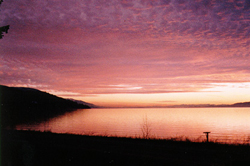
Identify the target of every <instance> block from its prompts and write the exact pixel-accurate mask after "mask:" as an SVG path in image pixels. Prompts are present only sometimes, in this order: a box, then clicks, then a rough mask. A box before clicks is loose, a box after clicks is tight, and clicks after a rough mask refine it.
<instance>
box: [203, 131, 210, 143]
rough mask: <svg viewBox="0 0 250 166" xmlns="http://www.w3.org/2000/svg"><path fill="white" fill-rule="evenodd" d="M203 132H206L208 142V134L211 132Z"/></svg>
mask: <svg viewBox="0 0 250 166" xmlns="http://www.w3.org/2000/svg"><path fill="white" fill-rule="evenodd" d="M203 133H204V134H206V137H207V142H208V134H209V133H210V132H203Z"/></svg>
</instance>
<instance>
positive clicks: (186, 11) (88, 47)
mask: <svg viewBox="0 0 250 166" xmlns="http://www.w3.org/2000/svg"><path fill="white" fill-rule="evenodd" d="M0 8H1V11H0V15H1V18H0V26H3V25H10V29H9V33H7V34H4V37H3V39H1V40H0V84H2V85H7V86H15V87H19V86H23V87H31V88H37V89H39V90H42V91H46V92H49V93H52V94H55V95H58V96H61V97H64V98H73V99H78V100H83V101H85V102H89V103H93V104H96V105H99V106H111V107H112V106H113V107H123V106H126V107H127V106H130V107H131V106H168V105H179V104H233V103H236V102H246V101H250V65H249V64H250V14H249V13H250V3H249V1H245V0H239V1H235V2H234V1H231V0H225V1H207V0H202V1H201V0H192V1H189V0H186V1H185V0H184V1H182V0H156V1H151V0H133V1H132V0H127V1H126V0H124V1H116V0H110V1H95V0H86V1H84V2H83V1H80V0H63V1H56V0H50V1H28V0H23V1H18V2H17V1H14V0H9V1H4V2H3V3H2V4H1V6H0Z"/></svg>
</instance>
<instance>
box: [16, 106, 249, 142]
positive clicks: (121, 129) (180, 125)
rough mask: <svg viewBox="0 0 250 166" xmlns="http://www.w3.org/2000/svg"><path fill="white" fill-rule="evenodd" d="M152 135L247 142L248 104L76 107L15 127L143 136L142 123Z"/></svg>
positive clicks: (196, 139)
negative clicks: (49, 118)
mask: <svg viewBox="0 0 250 166" xmlns="http://www.w3.org/2000/svg"><path fill="white" fill-rule="evenodd" d="M145 117H146V118H147V126H148V128H149V129H150V133H149V134H150V137H152V138H170V137H178V138H180V137H182V138H185V137H188V138H189V139H191V140H195V141H204V140H205V139H206V136H205V134H204V133H203V132H205V131H210V132H211V133H210V135H209V138H210V140H213V141H218V142H235V141H236V142H239V143H242V142H246V141H248V140H249V138H250V122H249V119H250V108H150V109H148V108H147V109H145V108H140V109H138V108H136V109H90V110H84V109H79V110H77V111H74V112H70V113H66V114H65V115H62V116H58V117H56V118H53V119H51V120H49V121H47V122H43V123H40V124H37V125H19V126H17V129H30V130H40V131H45V130H47V131H51V132H56V133H73V134H84V135H85V134H86V135H104V136H121V137H142V136H143V132H142V128H143V124H145Z"/></svg>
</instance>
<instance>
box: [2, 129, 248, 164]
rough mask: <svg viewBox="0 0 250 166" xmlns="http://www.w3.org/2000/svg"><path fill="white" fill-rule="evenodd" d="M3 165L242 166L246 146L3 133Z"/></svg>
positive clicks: (37, 133)
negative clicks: (167, 165) (168, 165)
mask: <svg viewBox="0 0 250 166" xmlns="http://www.w3.org/2000/svg"><path fill="white" fill-rule="evenodd" d="M1 150H2V154H1V158H2V165H8V163H11V164H12V165H36V166H39V165H84V164H85V165H165V164H171V165H241V164H250V146H249V145H229V144H219V143H212V142H208V143H205V142H198V143H197V142H189V141H173V140H154V139H139V138H136V139H133V138H119V137H101V136H82V135H71V134H56V133H51V132H37V131H22V130H19V131H17V130H2V131H1Z"/></svg>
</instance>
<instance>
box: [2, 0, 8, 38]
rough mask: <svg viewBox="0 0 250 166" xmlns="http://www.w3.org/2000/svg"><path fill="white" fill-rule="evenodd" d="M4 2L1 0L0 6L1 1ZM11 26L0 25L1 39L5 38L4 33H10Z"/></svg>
mask: <svg viewBox="0 0 250 166" xmlns="http://www.w3.org/2000/svg"><path fill="white" fill-rule="evenodd" d="M2 2H3V0H0V6H1V3H2ZM9 28H10V25H6V26H2V27H0V39H2V38H3V33H4V32H5V33H8V30H9Z"/></svg>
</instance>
